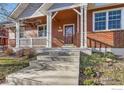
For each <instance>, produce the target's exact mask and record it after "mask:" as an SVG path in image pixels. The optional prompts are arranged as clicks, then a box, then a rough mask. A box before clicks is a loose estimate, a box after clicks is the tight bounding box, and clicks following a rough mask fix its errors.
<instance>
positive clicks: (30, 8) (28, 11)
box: [18, 3, 43, 18]
mask: <svg viewBox="0 0 124 93" xmlns="http://www.w3.org/2000/svg"><path fill="white" fill-rule="evenodd" d="M42 4H43V3H30V4H29V5H28V6H27V8H26V9H24V11H23V12H22V13H21V15H19V17H18V18H25V17H30V16H32V15H33V14H34V13H35V12H36V11H37V10H38V9H39V8H40V7H41V5H42Z"/></svg>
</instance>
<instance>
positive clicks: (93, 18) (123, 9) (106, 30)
mask: <svg viewBox="0 0 124 93" xmlns="http://www.w3.org/2000/svg"><path fill="white" fill-rule="evenodd" d="M116 10H121V26H120V28H119V29H108V21H109V20H108V19H109V18H108V17H109V15H108V14H109V12H110V11H116ZM123 11H124V8H116V9H107V10H100V11H95V12H93V13H92V14H93V15H92V24H93V25H92V26H93V32H108V31H116V30H123V27H122V22H123V21H122V19H123V18H122V16H123V15H122V14H123V13H122V12H123ZM102 12H106V29H105V30H95V14H96V13H102Z"/></svg>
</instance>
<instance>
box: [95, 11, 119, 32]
mask: <svg viewBox="0 0 124 93" xmlns="http://www.w3.org/2000/svg"><path fill="white" fill-rule="evenodd" d="M109 29H110V30H111V29H121V10H111V11H110V10H109V11H105V12H98V13H94V30H95V31H96V30H99V31H103V30H109Z"/></svg>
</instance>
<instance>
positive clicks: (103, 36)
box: [87, 4, 124, 48]
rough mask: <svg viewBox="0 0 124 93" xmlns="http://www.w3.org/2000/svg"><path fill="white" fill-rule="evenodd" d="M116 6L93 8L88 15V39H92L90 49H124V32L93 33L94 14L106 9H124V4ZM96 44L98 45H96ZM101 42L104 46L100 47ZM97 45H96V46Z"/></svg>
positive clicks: (89, 44) (89, 43)
mask: <svg viewBox="0 0 124 93" xmlns="http://www.w3.org/2000/svg"><path fill="white" fill-rule="evenodd" d="M113 5H114V6H112V5H111V6H108V7H104V8H94V7H93V6H92V8H91V7H90V8H89V10H88V12H87V14H88V16H87V31H88V38H89V39H91V41H90V42H89V39H88V47H90V48H93V47H103V48H104V47H105V46H106V47H116V48H122V47H123V48H124V31H123V30H121V31H120V30H118V31H104V32H102V31H101V32H100V31H99V32H93V19H92V16H93V12H94V11H99V10H105V9H114V8H119V7H124V4H120V5H119V4H113ZM95 42H96V43H95ZM100 42H101V44H102V46H101V45H100ZM95 44H96V45H95Z"/></svg>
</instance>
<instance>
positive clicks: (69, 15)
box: [52, 9, 80, 47]
mask: <svg viewBox="0 0 124 93" xmlns="http://www.w3.org/2000/svg"><path fill="white" fill-rule="evenodd" d="M65 24H74V26H75V35H74V36H73V37H74V39H73V40H74V41H73V44H74V45H75V46H77V47H79V46H80V40H79V39H80V34H79V32H80V31H79V32H77V13H76V12H75V11H73V10H72V9H70V10H64V11H59V12H58V14H57V15H56V16H55V17H54V19H53V20H52V47H62V46H63V45H64V25H65ZM59 28H61V30H60V29H59Z"/></svg>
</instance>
